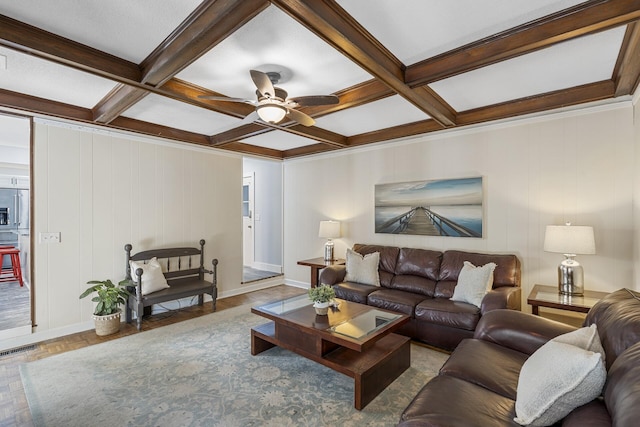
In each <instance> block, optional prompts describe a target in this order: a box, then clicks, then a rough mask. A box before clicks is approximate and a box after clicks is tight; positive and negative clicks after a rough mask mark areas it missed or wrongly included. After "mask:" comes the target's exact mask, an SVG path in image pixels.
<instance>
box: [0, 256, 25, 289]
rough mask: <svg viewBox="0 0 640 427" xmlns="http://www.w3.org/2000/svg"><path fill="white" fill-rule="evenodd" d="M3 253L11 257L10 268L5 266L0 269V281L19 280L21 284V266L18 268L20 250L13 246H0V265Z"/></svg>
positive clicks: (0, 264) (21, 284)
mask: <svg viewBox="0 0 640 427" xmlns="http://www.w3.org/2000/svg"><path fill="white" fill-rule="evenodd" d="M5 255H9V256H10V257H11V268H5V269H2V270H0V282H16V281H17V282H20V286H23V285H24V283H23V282H22V268H20V251H19V250H18V249H16V248H14V247H6V246H4V247H2V248H0V267H1V266H2V261H3V258H4V256H5Z"/></svg>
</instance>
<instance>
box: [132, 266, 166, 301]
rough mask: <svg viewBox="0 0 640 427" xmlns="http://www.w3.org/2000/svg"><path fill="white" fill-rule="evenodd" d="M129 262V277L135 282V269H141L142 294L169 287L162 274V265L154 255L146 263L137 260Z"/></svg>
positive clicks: (136, 278) (136, 281)
mask: <svg viewBox="0 0 640 427" xmlns="http://www.w3.org/2000/svg"><path fill="white" fill-rule="evenodd" d="M129 264H130V265H131V279H132V280H133V281H134V282H135V283H138V276H137V275H136V270H137V269H139V268H141V269H142V295H147V294H150V293H152V292H157V291H161V290H162V289H166V288H168V287H169V284H168V283H167V279H166V278H165V277H164V274H162V266H161V265H160V263H159V262H158V260H157V259H156V257H153V258H151V259H150V260H149V262H148V263H146V264H144V263H143V262H137V261H129Z"/></svg>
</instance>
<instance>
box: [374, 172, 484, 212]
mask: <svg viewBox="0 0 640 427" xmlns="http://www.w3.org/2000/svg"><path fill="white" fill-rule="evenodd" d="M375 199H376V200H375V201H376V206H380V207H382V206H442V205H448V206H453V205H482V178H481V177H476V178H462V179H441V180H433V181H413V182H403V183H394V184H379V185H376V188H375Z"/></svg>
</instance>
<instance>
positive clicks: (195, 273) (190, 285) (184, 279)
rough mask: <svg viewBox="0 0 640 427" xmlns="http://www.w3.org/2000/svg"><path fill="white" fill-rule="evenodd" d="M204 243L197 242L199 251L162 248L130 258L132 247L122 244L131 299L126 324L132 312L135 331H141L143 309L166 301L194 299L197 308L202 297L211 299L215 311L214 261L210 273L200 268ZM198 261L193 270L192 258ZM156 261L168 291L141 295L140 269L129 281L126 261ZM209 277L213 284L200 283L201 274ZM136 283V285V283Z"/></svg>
mask: <svg viewBox="0 0 640 427" xmlns="http://www.w3.org/2000/svg"><path fill="white" fill-rule="evenodd" d="M204 243H205V241H204V240H200V249H198V248H165V249H152V250H148V251H142V252H138V253H137V254H135V255H131V250H132V249H133V247H132V246H131V244H126V245H125V246H124V250H125V252H126V254H127V255H126V258H127V269H126V272H127V273H126V278H127V279H128V280H130V281H131V286H127V289H128V290H129V292H131V296H130V297H129V298H128V299H127V303H126V317H125V318H126V321H127V323H131V320H132V312H133V311H135V312H136V317H137V326H138V330H140V329H141V328H142V317H143V315H144V313H145V308H146V307H149V308H150V307H151V306H152V305H153V304H160V303H163V302H167V301H173V300H177V299H180V298H187V297H192V296H196V295H197V296H198V305H202V304H203V303H204V294H209V295H211V298H212V299H213V311H215V310H216V299H217V298H218V286H217V271H218V260H217V259H213V260H212V261H211V264H212V269H211V270H207V269H205V268H204ZM196 256H198V257H199V265H198V266H195V265H194V264H195V263H194V262H193V258H194V257H196ZM154 257H155V258H157V259H158V261H159V262H160V264H161V265H162V272H163V274H164V276H165V278H166V279H167V283H168V285H169V287H168V288H166V289H162V290H159V291H156V292H153V293H150V294H147V295H142V274H143V270H142V268H138V269H137V270H136V271H134V272H133V273H134V274H135V275H136V278H137V281H133V280H132V276H131V273H132V272H131V263H130V262H129V261H137V262H143V263H145V264H146V263H147V262H148V261H149V260H151V259H152V258H154ZM205 273H209V274H212V275H213V281H211V282H208V281H206V280H204V274H205ZM136 282H137V283H136Z"/></svg>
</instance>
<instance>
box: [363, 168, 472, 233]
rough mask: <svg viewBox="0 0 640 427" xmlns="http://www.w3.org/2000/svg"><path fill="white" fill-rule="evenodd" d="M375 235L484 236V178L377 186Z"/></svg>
mask: <svg viewBox="0 0 640 427" xmlns="http://www.w3.org/2000/svg"><path fill="white" fill-rule="evenodd" d="M375 199H376V200H375V203H376V206H375V216H376V218H375V220H376V233H390V234H419V235H426V236H453V237H482V212H483V210H482V200H483V198H482V177H476V178H462V179H440V180H432V181H413V182H403V183H394V184H378V185H376V186H375Z"/></svg>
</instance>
